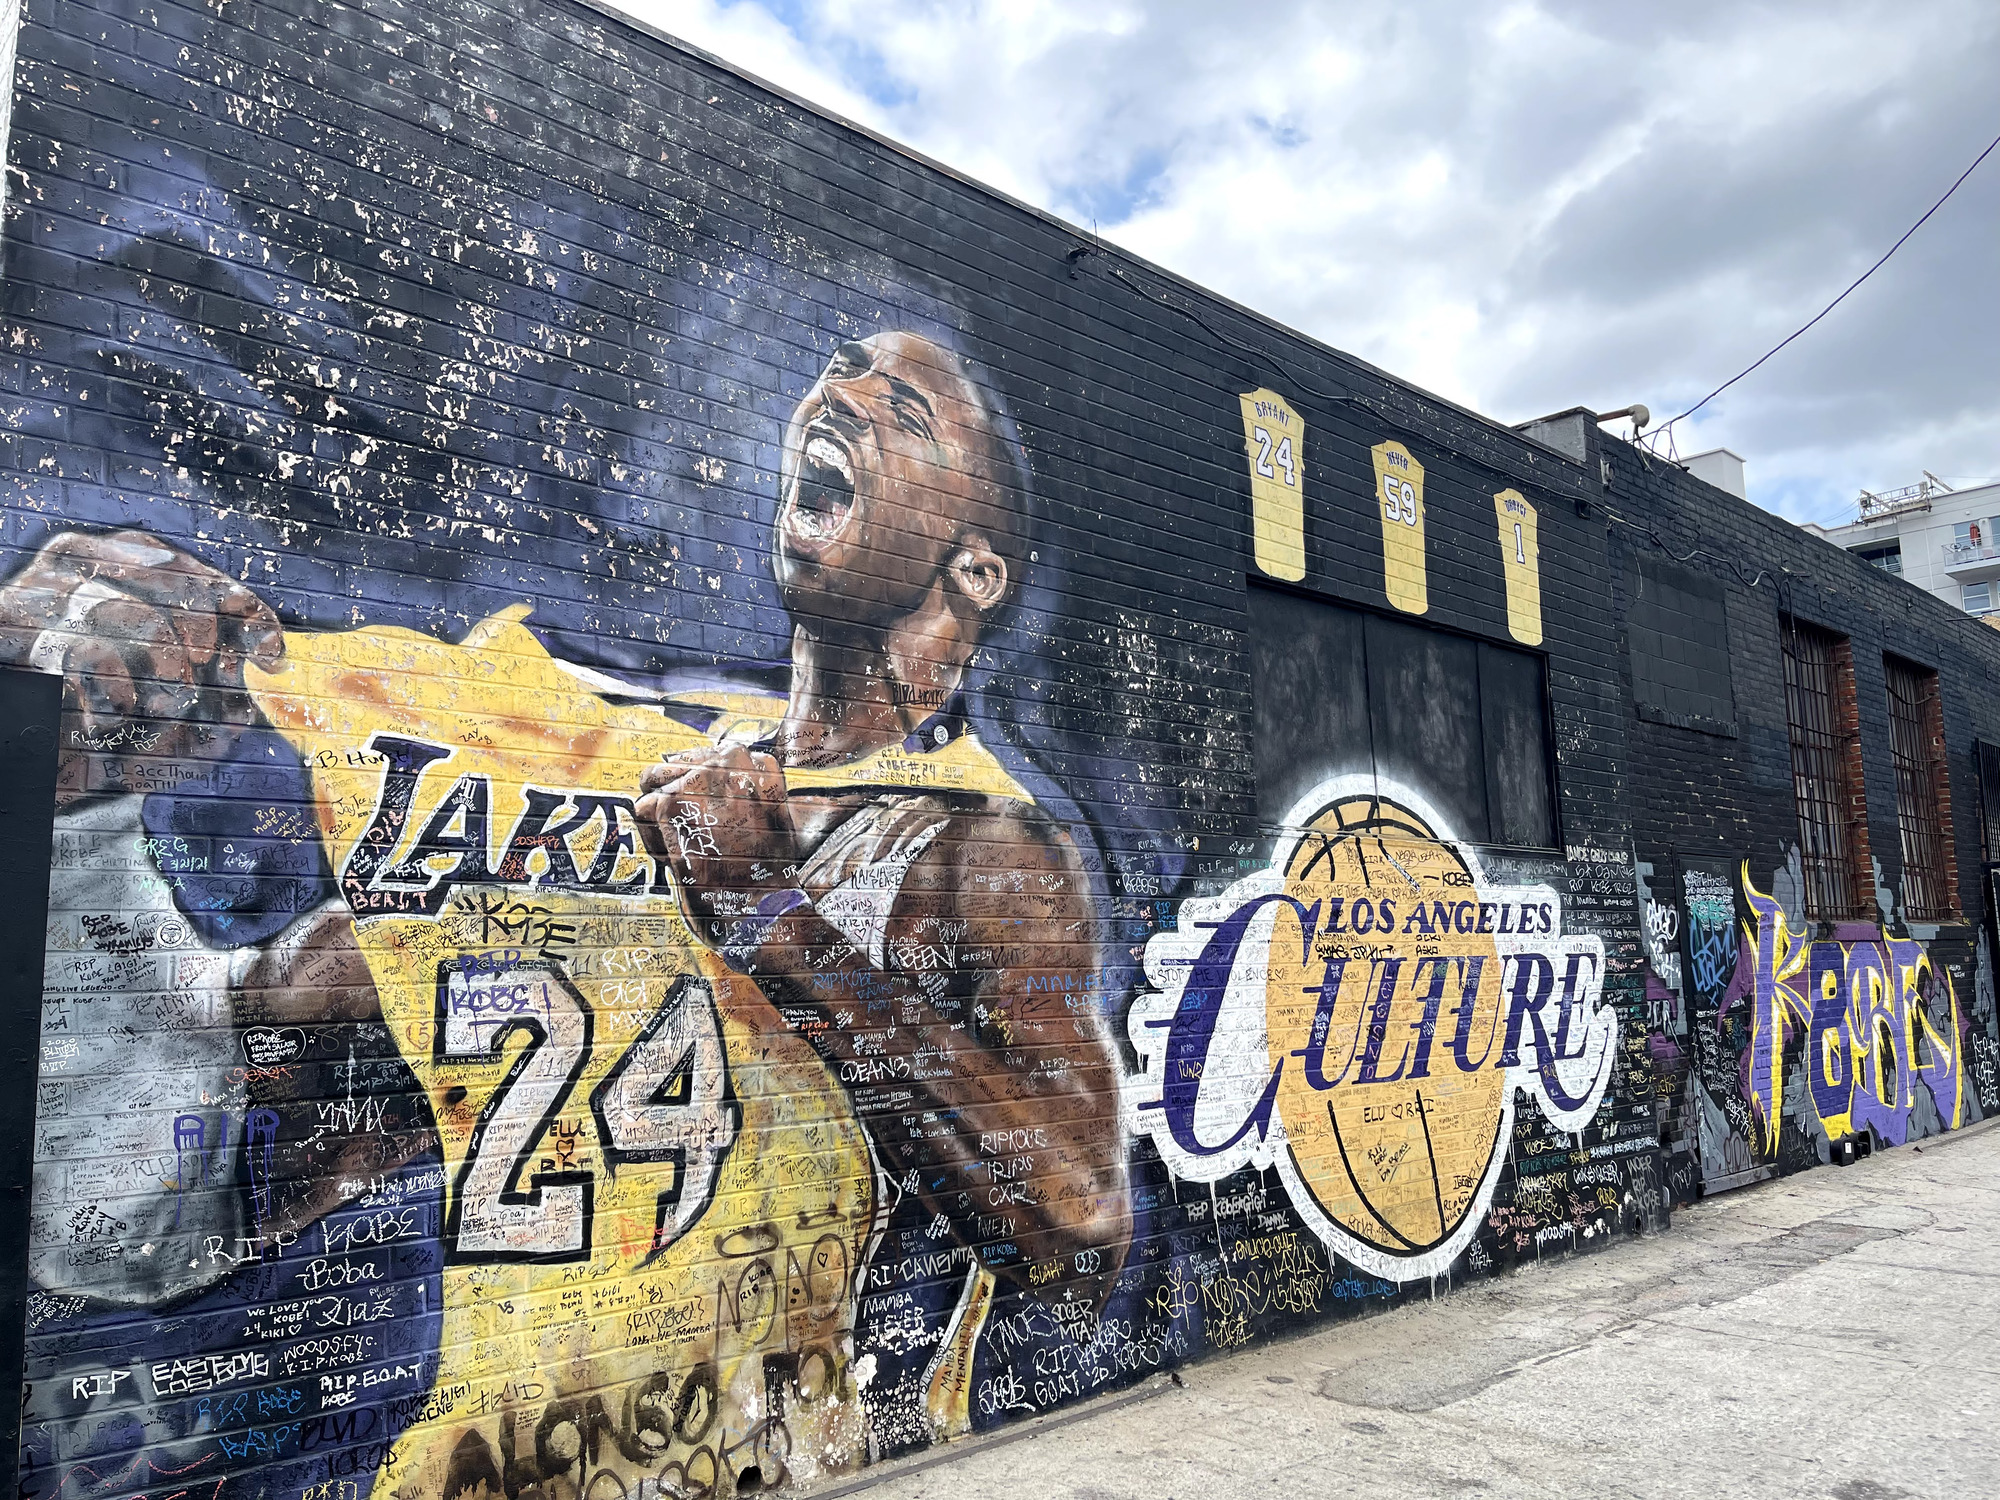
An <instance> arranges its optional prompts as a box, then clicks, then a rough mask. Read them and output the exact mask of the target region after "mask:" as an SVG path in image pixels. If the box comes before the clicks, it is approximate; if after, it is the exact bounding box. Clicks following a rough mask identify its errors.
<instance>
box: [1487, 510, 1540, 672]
mask: <svg viewBox="0 0 2000 1500" xmlns="http://www.w3.org/2000/svg"><path fill="white" fill-rule="evenodd" d="M1493 510H1494V514H1495V515H1496V516H1497V517H1498V519H1499V523H1500V571H1501V573H1502V574H1504V575H1505V577H1506V579H1507V630H1508V633H1509V634H1511V635H1512V636H1513V637H1514V639H1515V640H1517V641H1519V642H1521V644H1522V645H1524V646H1539V645H1541V643H1542V553H1541V547H1540V544H1539V543H1538V542H1537V541H1536V539H1535V507H1534V506H1532V505H1530V504H1529V503H1528V501H1527V499H1526V498H1525V497H1524V496H1523V495H1522V494H1521V492H1520V491H1519V490H1502V491H1500V493H1499V494H1497V495H1495V496H1494V497H1493Z"/></svg>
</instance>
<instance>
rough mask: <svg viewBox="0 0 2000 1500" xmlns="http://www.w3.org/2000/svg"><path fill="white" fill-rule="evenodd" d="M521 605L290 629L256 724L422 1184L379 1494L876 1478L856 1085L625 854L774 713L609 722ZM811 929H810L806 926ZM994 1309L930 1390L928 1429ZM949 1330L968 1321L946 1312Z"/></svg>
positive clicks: (903, 771)
mask: <svg viewBox="0 0 2000 1500" xmlns="http://www.w3.org/2000/svg"><path fill="white" fill-rule="evenodd" d="M526 614H527V609H526V608H525V607H517V608H516V609H513V610H509V611H507V612H505V613H503V614H502V615H499V616H496V617H494V618H493V619H491V620H488V621H487V622H485V623H484V624H483V625H481V626H480V627H478V628H477V629H475V630H474V631H473V632H472V633H471V634H470V635H469V636H468V637H467V638H466V640H465V641H464V642H463V643H461V644H459V645H456V646H454V645H448V644H445V643H443V642H440V641H437V640H434V639H432V638H430V637H427V636H423V635H419V634H416V633H414V632H410V631H404V630H395V629H367V630H358V631H353V632H348V633H339V634H308V633H289V634H287V636H286V641H285V658H284V661H283V663H282V665H281V666H280V668H279V669H278V670H277V671H275V672H270V673H265V672H260V671H257V670H255V669H252V670H251V671H250V673H249V677H250V687H251V691H252V694H253V696H254V697H255V698H256V701H257V703H258V705H259V707H260V708H261V709H262V710H263V712H264V713H265V715H266V716H267V717H268V718H269V719H270V720H271V721H272V722H273V723H274V724H276V725H277V726H278V727H279V728H280V729H282V730H283V731H284V732H285V733H286V735H287V737H288V738H289V739H290V740H291V742H292V743H293V745H294V746H295V747H297V749H298V750H299V752H300V754H301V756H302V757H303V758H304V760H305V762H306V764H307V765H308V766H309V767H310V769H311V772H312V780H313V789H314V797H315V801H316V804H317V813H318V818H319V824H320V828H321V831H322V834H323V837H324V840H325V843H326V847H327V851H328V854H329V857H330V859H331V861H332V866H333V869H334V871H335V872H336V875H337V878H338V880H339V884H340V889H341V892H342V894H343V896H344V897H345V899H346V902H347V904H348V906H349V908H350V909H351V911H352V912H353V915H354V921H355V931H356V936H357V939H358V941H359V943H360V945H361V948H362V950H363V952H364V954H365V955H366V958H367V961H368V964H369V968H370V971H371V973H372V975H373V978H374V981H375V986H376V989H377V992H378V994H379V996H380V1000H381V1008H382V1015H383V1019H384V1021H385V1023H386V1024H387V1025H388V1026H389V1028H390V1029H391V1030H392V1031H393V1033H394V1036H395V1039H396V1043H397V1046H398V1048H399V1049H400V1051H401V1053H402V1056H403V1058H404V1060H405V1061H406V1062H407V1063H408V1065H409V1067H410V1069H411V1071H412V1072H413V1073H414V1074H415V1076H416V1077H417V1079H418V1080H419V1081H420V1083H421V1084H422V1086H423V1088H424V1090H425V1092H426V1093H427V1095H428V1097H429V1100H430V1104H431V1108H432V1110H433V1112H434V1114H435V1117H436V1120H437V1125H438V1131H439V1137H440V1146H441V1148H442V1152H443V1156H444V1162H445V1176H446V1182H445V1208H444V1220H443V1223H442V1225H441V1226H440V1228H441V1236H440V1238H441V1242H442V1246H443V1251H444V1257H445V1264H444V1268H443V1296H444V1309H443V1331H442V1334H441V1347H440V1350H439V1353H438V1363H437V1369H436V1371H435V1374H434V1376H433V1380H432V1387H431V1391H430V1393H429V1395H428V1397H427V1398H426V1400H425V1402H424V1403H423V1405H422V1408H421V1410H420V1412H419V1413H418V1414H417V1418H416V1420H415V1422H414V1424H413V1425H412V1426H410V1427H409V1428H408V1429H407V1431H406V1433H405V1435H404V1437H403V1438H402V1440H401V1441H399V1442H397V1443H396V1444H395V1445H394V1446H393V1448H392V1449H391V1451H390V1456H389V1458H388V1460H387V1462H386V1463H385V1464H384V1466H383V1469H382V1471H381V1473H380V1474H379V1475H378V1476H377V1485H378V1489H377V1491H376V1493H378V1494H382V1495H397V1496H417V1495H423V1496H445V1495H453V1494H456V1493H458V1492H459V1491H461V1490H471V1489H474V1488H476V1487H477V1484H478V1482H479V1481H480V1480H482V1479H486V1480H488V1482H489V1487H490V1483H491V1480H492V1479H493V1478H494V1477H497V1475H498V1474H499V1473H501V1472H502V1471H503V1470H504V1471H505V1472H506V1473H508V1474H510V1475H511V1476H512V1477H513V1478H514V1479H516V1480H518V1481H519V1482H520V1483H521V1484H524V1485H525V1484H532V1483H540V1484H542V1485H543V1486H544V1487H545V1492H546V1486H547V1485H548V1484H549V1483H550V1482H551V1481H552V1480H553V1479H554V1478H555V1477H556V1475H557V1474H561V1475H563V1476H564V1477H565V1478H566V1480H567V1481H568V1482H569V1483H570V1484H572V1485H574V1486H575V1492H576V1493H581V1494H589V1493H592V1492H593V1491H592V1485H593V1483H594V1482H595V1481H596V1479H597V1476H598V1475H600V1474H609V1475H611V1476H613V1477H614V1478H615V1480H616V1481H617V1482H616V1484H615V1485H610V1486H608V1488H616V1489H618V1490H619V1491H620V1493H627V1494H631V1493H641V1492H644V1485H643V1484H642V1483H640V1481H642V1480H646V1479H650V1480H652V1481H654V1482H655V1484H656V1485H657V1486H658V1487H659V1489H660V1491H661V1492H662V1493H676V1492H680V1491H686V1492H690V1493H707V1492H709V1491H710V1489H711V1487H713V1488H715V1489H717V1490H726V1489H727V1488H728V1486H729V1484H730V1482H731V1479H732V1478H733V1476H734V1475H736V1474H739V1473H741V1472H742V1471H743V1470H745V1469H746V1468H751V1467H755V1468H757V1469H758V1470H759V1473H760V1476H761V1477H762V1479H763V1480H764V1481H766V1482H771V1481H773V1480H775V1479H777V1478H779V1477H780V1476H783V1475H790V1476H792V1477H794V1478H809V1477H810V1476H811V1475H812V1474H814V1473H815V1472H822V1471H827V1470H837V1469H840V1468H843V1467H846V1466H849V1465H851V1464H852V1463H855V1462H858V1461H859V1460H860V1459H861V1458H862V1457H863V1456H864V1454H865V1451H866V1443H867V1432H866V1429H865V1422H864V1417H863V1411H862V1405H861V1402H860V1400H859V1394H858V1390H857V1384H858V1383H865V1381H866V1380H867V1379H868V1375H869V1370H868V1368H867V1362H866V1361H863V1362H862V1363H861V1365H860V1367H859V1368H857V1367H856V1362H855V1357H854V1356H855V1351H854V1314H855V1294H856V1291H857V1288H858V1286H859V1284H860V1278H861V1273H862V1262H863V1259H864V1256H865V1254H866V1251H867V1248H868V1241H869V1236H870V1232H871V1227H872V1225H873V1222H874V1212H875V1179H874V1175H873V1171H872V1168H871V1162H870V1155H869V1148H868V1142H867V1140H866V1137H865V1136H864V1134H863V1132H862V1129H861V1126H860V1125H859V1123H858V1122H857V1121H856V1120H855V1118H854V1116H853V1112H852V1108H851V1106H850V1104H849V1102H848V1098H847V1095H846V1093H845V1090H844V1089H843V1087H842V1086H841V1084H840V1082H839V1081H838V1079H837V1078H836V1077H835V1076H834V1075H833V1073H832V1072H831V1071H830V1070H829V1069H828V1068H827V1067H826V1065H825V1064H824V1063H823V1062H822V1061H821V1060H820V1058H819V1057H818V1055H817V1054H816V1053H815V1052H814V1051H813V1050H812V1048H811V1047H810V1046H809V1045H808V1044H807V1043H806V1042H805V1041H804V1040H803V1039H802V1038H801V1037H800V1036H799V1035H798V1034H797V1033H796V1032H795V1031H794V1030H792V1029H791V1028H790V1027H789V1026H788V1025H786V1024H785V1022H784V1021H783V1020H782V1018H781V1017H780V1016H779V1015H778V1013H777V1012H776V1010H775V1009H774V1008H773V1007H772V1006H771V1004H770V1002H769V1001H768V1000H767V999H766V997H765V996H764V995H763V993H762V992H761V991H760V990H759V989H758V988H757V986H756V985H755V984H754V983H752V982H751V981H749V980H747V979H745V978H743V977H741V976H739V975H737V974H735V973H733V972H732V971H731V970H729V969H728V968H727V967H726V966H724V965H723V964H722V963H721V962H720V961H719V960H718V959H717V958H716V957H715V955H714V954H713V953H712V952H711V951H710V950H709V949H707V948H706V947H705V946H704V945H703V944H701V943H700V942H699V941H698V940H697V938H696V937H695V934H694V933H693V932H692V930H691V929H690V928H689V927H688V925H687V923H686V921H685V919H684V918H683V916H682V914H681V911H680V907H679V904H678V901H677V899H676V897H675V895H674V892H673V890H672V888H671V885H670V883H669V881H668V878H667V876H666V872H665V870H664V869H663V868H662V867H660V865H659V864H658V863H657V862H656V861H655V860H654V859H652V858H651V857H650V856H649V855H648V853H647V851H646V849H645V847H644V845H643V843H642V842H641V841H640V839H639V836H638V826H637V817H636V813H635V810H634V802H635V800H636V796H637V789H638V786H639V779H640V775H641V773H642V772H643V771H644V770H645V769H646V768H647V767H648V766H651V765H654V764H656V763H657V762H658V761H659V759H660V757H661V756H662V755H665V754H670V753H672V752H674V751H678V750H684V749H690V748H695V747H699V746H701V745H704V744H708V743H711V742H712V739H713V738H721V737H723V736H724V735H727V736H728V737H731V738H739V739H754V738H757V737H760V736H761V734H762V733H763V732H765V731H766V730H768V729H769V728H770V727H772V726H773V725H774V724H775V721H776V717H777V716H778V715H779V714H781V713H782V710H783V702H782V700H778V699H772V698H764V697H759V696H756V695H743V694H720V695H712V696H710V697H707V698H705V699H703V700H701V701H702V702H703V704H704V706H706V707H708V708H710V709H712V710H715V711H718V712H719V713H720V714H721V716H722V717H721V718H720V719H719V720H718V721H717V727H716V731H715V732H714V733H713V734H712V735H703V734H700V733H698V732H696V731H694V730H692V729H689V728H686V727H685V726H683V725H680V724H678V723H676V722H675V721H674V720H672V719H669V718H667V717H666V716H664V715H663V714H662V713H661V712H660V710H659V709H657V708H650V707H643V706H632V705H629V704H628V705H620V704H617V703H613V702H610V701H607V700H606V699H605V698H603V697H601V696H599V695H598V694H597V693H596V692H594V691H592V689H591V687H590V685H589V683H588V682H587V681H586V680H585V678H584V676H583V675H581V674H579V673H578V672H576V671H575V670H573V669H571V668H567V667H565V666H563V665H562V664H561V663H558V662H557V661H555V660H554V659H553V658H552V657H550V656H549V655H548V653H547V652H546V651H545V650H544V649H543V647H542V645H541V643H540V642H539V641H538V640H536V638H535V637H534V636H533V634H531V633H530V632H529V631H528V630H527V629H526V628H525V627H524V626H523V625H522V624H521V623H520V622H521V620H522V619H523V618H524V617H525V615H526ZM786 781H787V785H788V786H789V787H790V788H791V789H793V790H796V791H806V790H816V789H833V788H868V787H882V788H885V789H886V788H902V789H912V790H938V791H961V792H979V793H985V794H988V795H997V796H1004V797H1010V798H1017V799H1021V800H1030V799H1029V798H1028V794H1027V793H1026V792H1025V791H1023V790H1022V789H1021V788H1020V787H1019V786H1018V785H1017V784H1016V783H1015V782H1014V781H1013V780H1012V778H1010V777H1009V776H1008V775H1007V774H1006V772H1005V771H1004V770H1003V769H1002V768H1001V766H1000V765H999V763H998V762H997V761H995V760H994V759H993V757H992V756H991V755H990V754H988V753H987V752H986V751H985V750H984V748H983V747H981V746H980V745H979V744H978V742H977V740H976V739H974V738H971V737H968V736H962V737H960V738H958V739H956V740H953V741H950V742H949V743H941V744H938V745H937V746H935V748H933V749H932V750H930V751H929V752H916V751H905V750H902V749H895V750H890V751H885V752H881V753H877V754H875V755H871V756H868V757H866V758H864V759H862V760H860V761H857V762H853V763H850V764H847V765H842V766H833V767H815V768H795V769H792V770H788V772H787V773H786ZM827 904H828V907H829V910H831V909H832V907H833V903H832V902H831V901H829V902H828V903H827ZM991 1291H992V1287H991V1282H990V1278H989V1277H987V1276H986V1275H985V1274H984V1273H983V1272H982V1273H979V1274H978V1275H977V1276H976V1277H975V1280H974V1284H972V1285H971V1286H969V1288H968V1294H967V1296H968V1306H970V1307H976V1308H977V1309H978V1313H977V1314H976V1315H962V1316H960V1317H959V1318H957V1319H955V1320H954V1325H953V1329H952V1331H951V1335H950V1337H948V1338H947V1340H946V1343H945V1346H944V1347H943V1348H941V1350H940V1353H939V1356H938V1360H937V1366H938V1368H937V1370H936V1371H935V1372H934V1374H933V1377H932V1379H931V1381H930V1385H931V1387H932V1390H931V1392H930V1398H929V1401H928V1403H927V1404H928V1406H929V1408H930V1410H929V1417H930V1420H931V1421H932V1423H933V1425H934V1426H935V1427H936V1429H937V1430H938V1431H939V1433H940V1435H943V1434H947V1433H950V1432H953V1431H962V1430H964V1429H965V1427H966V1426H967V1425H968V1419H969V1413H968V1410H967V1400H966V1397H967V1394H969V1393H968V1392H967V1391H966V1390H965V1389H964V1387H966V1386H967V1385H968V1384H969V1382H967V1381H966V1380H965V1378H964V1376H965V1372H966V1371H968V1370H969V1368H970V1360H971V1348H972V1344H973V1342H974V1341H975V1340H976V1338H977V1336H978V1331H979V1327H980V1325H981V1324H982V1323H983V1321H984V1317H983V1313H984V1310H985V1306H986V1304H987V1302H988V1301H990V1296H991ZM962 1312H963V1310H962Z"/></svg>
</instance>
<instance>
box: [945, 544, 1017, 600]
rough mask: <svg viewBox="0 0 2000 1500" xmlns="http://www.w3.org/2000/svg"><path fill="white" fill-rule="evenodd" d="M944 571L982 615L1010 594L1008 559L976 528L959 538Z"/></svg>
mask: <svg viewBox="0 0 2000 1500" xmlns="http://www.w3.org/2000/svg"><path fill="white" fill-rule="evenodd" d="M945 572H946V573H947V574H948V575H949V576H950V578H951V581H952V584H953V586H954V587H956V588H957V589H958V591H959V592H960V593H961V594H963V595H965V597H966V598H967V599H968V600H970V601H971V603H972V607H973V608H974V609H976V610H978V611H979V612H980V613H981V614H987V613H990V612H991V611H992V610H993V609H995V608H996V607H997V606H998V605H999V603H1000V601H1001V600H1003V599H1005V598H1006V597H1007V559H1006V558H1004V557H1002V556H1001V555H1000V554H999V553H997V552H995V551H994V550H993V548H992V546H991V545H990V544H989V543H988V542H987V540H986V538H985V537H984V536H982V535H981V534H980V533H978V532H976V531H974V532H968V533H967V534H966V535H965V536H963V537H961V538H960V539H959V543H958V546H957V548H956V549H955V550H954V551H953V552H952V555H951V561H950V562H949V563H948V564H947V565H946V567H945Z"/></svg>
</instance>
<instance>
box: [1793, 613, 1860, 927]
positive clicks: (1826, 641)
mask: <svg viewBox="0 0 2000 1500" xmlns="http://www.w3.org/2000/svg"><path fill="white" fill-rule="evenodd" d="M1838 645H1839V640H1838V638H1837V637H1835V636H1831V635H1829V634H1827V633H1826V632H1825V631H1823V630H1815V629H1813V628H1812V627H1811V626H1810V625H1801V624H1799V623H1798V622H1797V621H1796V620H1789V619H1788V620H1786V622H1785V628H1784V657H1785V719H1786V722H1787V724H1788V726H1789V727H1790V729H1791V737H1792V800H1793V801H1794V802H1795V803H1796V804H1797V806H1798V811H1799V852H1800V856H1801V858H1802V860H1803V862H1804V865H1805V887H1806V889H1805V903H1806V915H1807V916H1808V917H1818V918H1834V917H1848V916H1853V915H1854V914H1855V898H1854V890H1855V884H1856V882H1855V879H1854V839H1853V831H1852V829H1851V828H1850V827H1849V816H1850V809H1851V807H1852V805H1853V804H1852V795H1851V794H1852V789H1851V788H1850V787H1849V786H1848V784H1847V746H1846V743H1845V737H1844V735H1843V734H1842V732H1841V721H1840V710H1839V703H1838V699H1837V697H1836V695H1835V692H1834V687H1835V674H1836V668H1835V652H1836V648H1837V647H1838Z"/></svg>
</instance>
